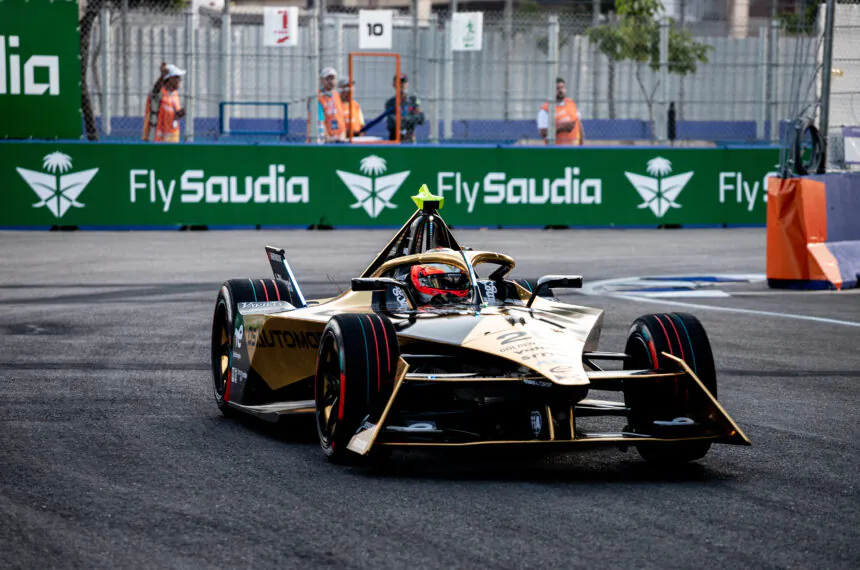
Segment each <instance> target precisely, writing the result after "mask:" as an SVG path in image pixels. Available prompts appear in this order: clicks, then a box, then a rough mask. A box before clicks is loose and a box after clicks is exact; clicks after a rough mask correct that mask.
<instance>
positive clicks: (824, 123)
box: [818, 0, 836, 174]
mask: <svg viewBox="0 0 860 570" xmlns="http://www.w3.org/2000/svg"><path fill="white" fill-rule="evenodd" d="M835 11H836V5H835V2H834V1H833V0H827V13H826V15H825V17H824V62H823V65H822V66H821V111H820V112H821V120H820V122H819V123H818V129H819V132H820V133H821V138H822V140H823V141H824V152H825V153H826V152H827V145H828V143H829V141H830V137H829V132H828V130H829V128H830V76H831V74H832V73H833V71H832V70H833V18H834V16H835V14H834V12H835ZM825 156H827V155H826V154H825ZM822 173H823V168H822V170H821V172H819V174H822Z"/></svg>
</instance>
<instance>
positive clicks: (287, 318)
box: [212, 186, 749, 462]
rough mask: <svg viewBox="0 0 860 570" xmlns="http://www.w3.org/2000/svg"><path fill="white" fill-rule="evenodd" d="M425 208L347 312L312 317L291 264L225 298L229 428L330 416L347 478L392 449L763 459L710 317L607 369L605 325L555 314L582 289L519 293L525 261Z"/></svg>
mask: <svg viewBox="0 0 860 570" xmlns="http://www.w3.org/2000/svg"><path fill="white" fill-rule="evenodd" d="M413 200H414V201H415V202H416V204H417V205H418V210H417V211H416V212H415V213H414V214H413V215H412V217H411V218H410V219H409V220H408V221H407V222H406V224H405V225H404V226H403V227H402V228H401V229H400V230H399V231H398V232H397V233H396V234H395V235H394V237H393V238H392V239H391V241H389V242H388V244H387V245H386V246H385V247H384V248H383V249H382V251H380V252H379V254H378V255H377V256H376V257H375V259H373V261H372V262H371V263H370V265H369V266H368V267H367V269H365V270H364V272H363V273H362V274H361V276H360V277H358V278H355V279H353V280H352V287H351V289H350V290H348V291H346V292H345V293H343V294H341V295H338V296H337V297H334V298H331V299H321V300H316V301H312V300H307V299H305V297H304V295H303V294H302V291H301V288H300V287H299V283H298V281H297V280H296V278H295V276H294V275H293V272H292V270H291V269H290V265H289V263H288V262H287V260H286V258H285V257H284V251H283V250H280V249H276V248H273V247H267V248H266V252H267V255H268V259H269V262H270V264H271V267H272V270H273V272H274V278H273V279H262V280H261V279H233V280H230V281H227V282H226V283H224V285H223V286H222V287H221V290H220V292H219V293H218V298H217V302H216V305H215V314H214V318H213V323H212V378H213V381H214V393H215V401H216V403H217V405H218V407H219V408H220V409H221V411H222V412H223V413H224V414H226V415H231V414H235V413H245V414H250V415H253V416H257V417H258V418H262V419H264V420H269V421H278V420H279V419H280V418H282V417H284V416H289V415H294V414H310V415H313V416H314V418H315V420H316V421H315V423H316V428H317V432H318V435H319V441H320V445H321V446H322V449H323V451H324V452H325V453H326V455H328V456H329V457H330V458H331V459H333V460H336V461H337V460H343V459H348V458H350V457H352V458H355V457H356V455H369V454H371V452H373V451H374V450H379V449H384V448H385V447H410V446H422V447H434V446H435V447H458V446H459V447H464V446H490V445H524V446H544V447H547V448H550V449H556V448H563V447H569V448H589V447H594V446H601V445H613V446H620V447H622V448H627V447H629V446H635V447H636V448H637V450H638V451H639V453H640V455H641V456H642V457H644V458H645V459H646V460H649V461H655V462H682V461H692V460H696V459H699V458H701V457H703V456H704V455H705V454H706V453H707V451H708V449H709V447H710V446H711V444H712V443H729V444H738V445H749V440H748V439H747V437H746V435H744V433H743V431H741V429H740V428H739V427H738V426H737V424H736V423H735V422H734V421H733V420H732V419H731V418H730V417H729V415H728V414H727V413H726V412H725V410H723V408H722V407H721V406H720V404H719V403H718V402H717V399H716V395H717V378H716V374H715V370H714V360H713V356H712V354H711V347H710V344H709V342H708V337H707V335H706V334H705V330H704V329H703V328H702V325H701V324H700V323H699V321H698V320H697V319H696V318H695V317H693V316H691V315H687V314H680V313H670V314H652V315H645V316H642V317H640V318H638V319H637V320H636V321H635V322H634V323H633V325H632V327H631V328H630V333H629V336H628V339H627V345H626V347H625V349H624V352H602V351H599V350H598V348H597V343H598V340H599V337H600V332H601V328H602V324H603V311H602V310H599V309H592V308H588V307H582V306H577V305H571V304H567V303H562V302H559V301H557V300H555V299H554V298H552V295H553V293H552V291H553V290H554V289H555V290H558V289H563V288H576V287H581V286H582V277H580V276H578V275H547V276H544V277H542V278H540V279H539V280H538V281H537V283H536V284H534V285H533V286H532V285H530V284H529V283H528V282H522V281H514V280H511V279H509V278H508V275H509V273H510V272H511V270H512V269H513V268H514V260H513V259H511V258H510V257H508V256H507V255H504V254H501V253H495V252H489V251H473V250H472V249H470V248H467V247H461V246H460V244H459V243H458V242H457V240H456V239H455V238H454V236H453V235H452V234H451V231H450V229H449V228H448V226H447V225H446V224H445V222H444V221H443V220H442V218H441V217H440V216H439V213H438V210H439V209H440V208H441V206H442V203H443V199H442V198H439V197H436V196H432V195H431V194H430V193H429V191H427V189H426V186H425V187H422V188H421V191H420V192H419V194H418V196H415V197H414V198H413ZM612 361H615V366H614V368H615V369H604V367H603V366H601V365H600V364H599V363H606V362H610V363H611V362H612ZM592 391H615V392H620V393H621V394H623V401H621V399H620V398H619V399H616V400H610V399H596V398H593V397H590V394H589V393H590V392H592ZM592 396H593V394H592ZM606 397H607V396H604V398H606ZM308 424H310V422H308Z"/></svg>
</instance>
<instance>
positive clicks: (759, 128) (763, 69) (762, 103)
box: [755, 26, 768, 141]
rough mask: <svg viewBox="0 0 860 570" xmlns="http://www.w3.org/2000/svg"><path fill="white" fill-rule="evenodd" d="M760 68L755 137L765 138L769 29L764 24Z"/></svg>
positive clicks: (759, 36) (761, 38)
mask: <svg viewBox="0 0 860 570" xmlns="http://www.w3.org/2000/svg"><path fill="white" fill-rule="evenodd" d="M756 67H757V68H758V70H759V74H760V77H759V81H760V82H761V83H760V85H759V89H760V90H761V91H760V93H759V95H760V98H759V108H758V113H757V115H758V116H757V117H756V125H755V138H756V139H758V140H760V141H763V140H765V136H766V134H765V122H766V121H767V73H768V69H767V29H766V28H765V27H764V26H759V28H758V65H757V66H756Z"/></svg>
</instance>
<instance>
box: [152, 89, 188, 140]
mask: <svg viewBox="0 0 860 570" xmlns="http://www.w3.org/2000/svg"><path fill="white" fill-rule="evenodd" d="M151 97H152V94H149V95H147V96H146V112H145V113H144V121H143V139H144V140H149V134H150V128H151V127H150V124H149V116H150V113H151V104H152V100H151ZM179 109H181V107H180V104H179V91H173V92H172V93H171V92H169V91H168V90H167V89H166V88H164V87H162V88H161V97H160V99H159V107H158V121H157V123H156V125H155V141H156V142H179V119H177V118H176V112H177V111H178V110H179Z"/></svg>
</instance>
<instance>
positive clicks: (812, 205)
mask: <svg viewBox="0 0 860 570" xmlns="http://www.w3.org/2000/svg"><path fill="white" fill-rule="evenodd" d="M826 243H827V192H826V189H825V183H824V182H821V181H818V180H811V179H808V178H788V179H782V178H769V179H768V183H767V269H766V273H767V279H768V283H769V284H770V286H771V287H789V288H804V289H841V288H842V282H843V280H842V275H841V273H840V269H839V264H838V262H837V261H836V258H835V257H834V256H833V254H832V253H831V251H830V250H829V249H828V247H827V245H826Z"/></svg>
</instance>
